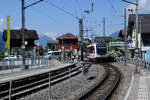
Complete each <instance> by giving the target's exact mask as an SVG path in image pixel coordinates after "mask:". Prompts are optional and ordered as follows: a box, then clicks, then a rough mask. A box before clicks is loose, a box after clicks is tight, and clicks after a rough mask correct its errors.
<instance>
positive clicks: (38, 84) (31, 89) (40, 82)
mask: <svg viewBox="0 0 150 100" xmlns="http://www.w3.org/2000/svg"><path fill="white" fill-rule="evenodd" d="M88 64H89V63H88ZM83 66H87V64H86V63H82V64H81V65H80V66H75V64H73V65H71V66H68V67H65V68H61V69H58V70H54V71H51V72H49V73H50V74H51V82H50V84H51V85H54V84H56V83H58V82H60V81H63V80H65V79H67V78H69V68H70V74H71V76H74V75H77V74H79V73H80V72H81V71H82V70H81V68H82V67H83ZM89 66H90V64H89ZM49 73H42V74H38V75H34V76H31V77H26V78H23V79H17V80H13V81H12V89H11V99H12V100H15V99H19V98H21V97H23V96H26V95H28V94H31V93H35V92H36V91H39V90H41V89H44V88H47V87H48V86H49ZM9 87H10V82H4V83H1V84H0V100H8V99H9V93H10V88H9Z"/></svg>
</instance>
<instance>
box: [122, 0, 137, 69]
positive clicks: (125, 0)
mask: <svg viewBox="0 0 150 100" xmlns="http://www.w3.org/2000/svg"><path fill="white" fill-rule="evenodd" d="M122 1H124V2H127V3H130V4H133V5H135V6H136V48H138V0H136V3H133V2H130V1H127V0H122ZM138 65H139V60H138V56H136V69H135V72H138Z"/></svg>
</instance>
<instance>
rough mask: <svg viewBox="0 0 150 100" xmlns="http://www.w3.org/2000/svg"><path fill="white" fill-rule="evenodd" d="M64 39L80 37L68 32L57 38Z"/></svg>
mask: <svg viewBox="0 0 150 100" xmlns="http://www.w3.org/2000/svg"><path fill="white" fill-rule="evenodd" d="M62 39H78V38H77V37H76V36H74V35H73V34H71V33H67V34H64V35H62V36H60V37H58V38H57V40H62Z"/></svg>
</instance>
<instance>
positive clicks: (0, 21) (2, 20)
mask: <svg viewBox="0 0 150 100" xmlns="http://www.w3.org/2000/svg"><path fill="white" fill-rule="evenodd" d="M3 25H4V18H0V31H2V30H3V28H2V26H3Z"/></svg>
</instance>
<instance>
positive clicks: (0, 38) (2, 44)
mask: <svg viewBox="0 0 150 100" xmlns="http://www.w3.org/2000/svg"><path fill="white" fill-rule="evenodd" d="M0 51H5V42H4V41H3V33H2V32H1V31H0Z"/></svg>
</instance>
